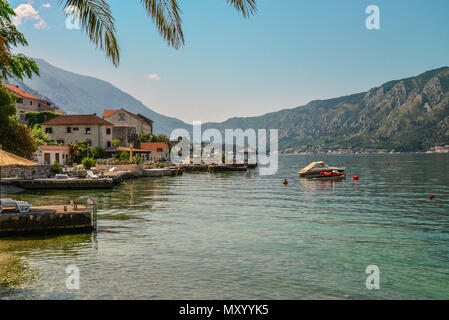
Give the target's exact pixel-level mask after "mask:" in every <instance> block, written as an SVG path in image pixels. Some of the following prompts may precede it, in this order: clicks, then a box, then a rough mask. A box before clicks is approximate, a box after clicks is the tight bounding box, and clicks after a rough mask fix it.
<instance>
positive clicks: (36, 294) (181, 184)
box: [0, 154, 449, 299]
mask: <svg viewBox="0 0 449 320" xmlns="http://www.w3.org/2000/svg"><path fill="white" fill-rule="evenodd" d="M310 160H314V161H315V160H324V161H325V162H328V163H330V164H332V165H339V166H340V165H342V166H347V169H348V174H349V175H350V176H352V175H358V176H359V177H360V180H359V181H358V182H354V181H353V180H352V179H349V178H348V179H347V180H346V181H342V182H332V181H309V180H304V179H301V178H298V177H297V174H296V172H297V171H298V170H299V169H301V168H302V167H304V166H306V165H307V164H308V163H309V161H310ZM346 162H348V164H347V165H346ZM372 162H374V165H373V164H372ZM387 162H390V166H388V165H387ZM393 164H394V166H393ZM279 166H280V168H279V171H278V174H277V175H275V176H259V174H258V170H257V169H256V170H253V171H251V172H250V173H245V172H243V173H239V172H237V173H215V174H209V173H185V174H184V175H183V176H180V177H163V178H142V179H136V180H131V181H127V182H125V183H124V184H122V185H121V186H118V187H116V188H115V189H114V190H113V191H110V190H108V191H93V192H86V191H71V192H67V191H63V192H57V191H49V192H41V193H24V194H20V195H18V196H16V198H17V199H23V200H28V201H30V202H31V203H33V204H34V205H41V204H48V203H57V202H58V201H61V200H67V199H70V198H74V197H75V196H78V195H81V194H86V193H88V194H91V195H92V196H93V197H95V198H96V199H97V201H98V204H99V222H98V223H99V230H98V232H97V233H96V234H87V235H65V236H53V237H50V238H46V239H43V238H36V237H34V238H21V239H3V240H0V263H1V261H2V259H1V254H3V255H6V256H7V257H9V259H17V258H18V259H19V261H21V262H22V264H21V265H19V266H18V267H17V268H18V270H17V272H23V273H24V274H25V273H26V272H27V271H28V272H29V271H33V272H32V273H33V274H34V273H35V274H34V275H33V276H32V277H31V278H29V279H28V280H27V279H25V280H23V281H21V283H20V285H16V286H8V287H5V286H3V287H2V289H0V296H1V297H3V298H10V299H42V298H43V299H46V298H55V299H73V298H77V299H94V298H99V299H383V298H386V299H418V298H422V299H448V298H449V281H448V280H449V228H448V227H449V174H448V173H449V155H438V154H401V155H397V154H395V155H326V156H316V155H315V156H313V155H281V156H280V159H279ZM285 177H286V178H287V179H288V181H289V184H288V186H286V187H285V186H283V184H282V180H283V179H284V178H285ZM430 193H433V194H435V196H436V197H435V199H434V200H433V201H430V200H429V198H428V196H429V194H430ZM3 260H5V258H4V259H3ZM69 265H76V266H77V267H79V269H80V286H81V287H80V290H74V291H71V290H68V289H66V285H65V282H66V277H67V275H66V274H65V269H66V267H67V266H69ZM368 265H377V266H378V267H379V269H380V289H379V290H367V289H366V287H365V280H366V277H367V276H368V275H367V274H365V269H366V267H367V266H368ZM0 270H1V269H0ZM0 279H1V275H0Z"/></svg>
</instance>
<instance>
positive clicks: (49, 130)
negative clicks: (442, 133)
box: [45, 128, 53, 134]
mask: <svg viewBox="0 0 449 320" xmlns="http://www.w3.org/2000/svg"><path fill="white" fill-rule="evenodd" d="M45 133H47V134H48V133H49V134H52V133H53V129H52V128H45Z"/></svg>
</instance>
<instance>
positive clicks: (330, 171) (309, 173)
mask: <svg viewBox="0 0 449 320" xmlns="http://www.w3.org/2000/svg"><path fill="white" fill-rule="evenodd" d="M298 174H299V176H300V177H305V178H309V179H345V178H346V169H345V168H339V167H330V166H328V165H327V164H325V163H324V162H323V161H317V162H312V163H311V164H309V165H308V166H307V167H305V168H303V169H301V170H300V171H298Z"/></svg>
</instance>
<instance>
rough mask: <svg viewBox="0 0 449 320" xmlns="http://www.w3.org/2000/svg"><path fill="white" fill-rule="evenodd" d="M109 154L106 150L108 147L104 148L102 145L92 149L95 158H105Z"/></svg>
mask: <svg viewBox="0 0 449 320" xmlns="http://www.w3.org/2000/svg"><path fill="white" fill-rule="evenodd" d="M107 155H108V153H107V152H106V149H104V148H102V147H100V146H98V147H95V148H94V149H93V150H92V157H93V158H94V159H104V158H106V157H107Z"/></svg>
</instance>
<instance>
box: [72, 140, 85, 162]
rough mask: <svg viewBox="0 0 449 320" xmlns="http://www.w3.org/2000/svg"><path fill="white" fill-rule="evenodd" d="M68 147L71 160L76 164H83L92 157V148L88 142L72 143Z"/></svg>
mask: <svg viewBox="0 0 449 320" xmlns="http://www.w3.org/2000/svg"><path fill="white" fill-rule="evenodd" d="M68 147H69V155H70V159H72V161H73V162H74V163H81V161H82V160H83V159H84V158H88V157H89V155H90V146H89V145H88V144H87V142H86V141H82V142H76V143H70V144H69V145H68Z"/></svg>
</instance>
